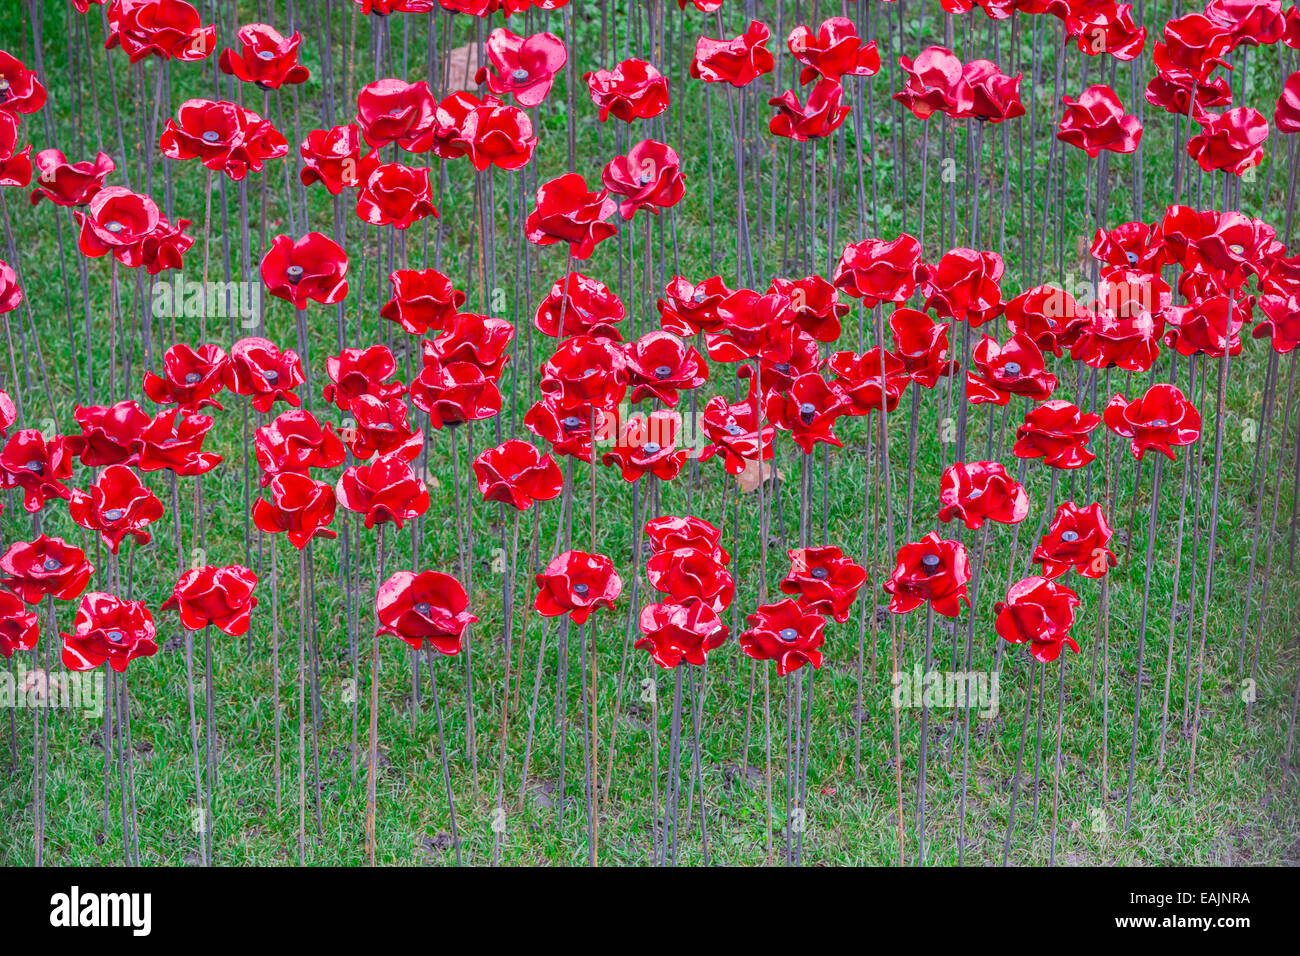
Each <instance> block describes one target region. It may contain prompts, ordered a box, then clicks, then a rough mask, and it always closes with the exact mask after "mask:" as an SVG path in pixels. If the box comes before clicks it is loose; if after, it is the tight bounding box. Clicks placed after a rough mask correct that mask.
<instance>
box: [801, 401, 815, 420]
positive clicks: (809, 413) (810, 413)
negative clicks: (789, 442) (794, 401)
mask: <svg viewBox="0 0 1300 956" xmlns="http://www.w3.org/2000/svg"><path fill="white" fill-rule="evenodd" d="M816 415H817V406H816V405H814V404H813V403H812V402H804V403H803V404H802V405H800V406H799V420H800V421H801V422H803V423H804V424H805V425H811V424H812V422H813V418H814V417H816Z"/></svg>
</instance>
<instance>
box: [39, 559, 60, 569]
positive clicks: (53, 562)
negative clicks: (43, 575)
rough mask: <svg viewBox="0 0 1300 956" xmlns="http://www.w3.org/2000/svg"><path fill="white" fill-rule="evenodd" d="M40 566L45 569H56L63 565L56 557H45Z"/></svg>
mask: <svg viewBox="0 0 1300 956" xmlns="http://www.w3.org/2000/svg"><path fill="white" fill-rule="evenodd" d="M41 567H43V568H44V569H45V570H46V571H57V570H59V568H61V567H63V565H62V564H61V563H60V562H59V561H58V559H57V558H46V559H45V563H44V564H42V565H41Z"/></svg>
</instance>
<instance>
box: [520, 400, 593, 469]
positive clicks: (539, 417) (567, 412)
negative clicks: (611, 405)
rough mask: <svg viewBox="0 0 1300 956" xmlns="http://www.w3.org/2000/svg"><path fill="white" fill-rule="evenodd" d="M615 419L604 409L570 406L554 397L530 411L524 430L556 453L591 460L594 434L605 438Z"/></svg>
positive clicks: (535, 405) (579, 405) (588, 406)
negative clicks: (548, 444)
mask: <svg viewBox="0 0 1300 956" xmlns="http://www.w3.org/2000/svg"><path fill="white" fill-rule="evenodd" d="M613 418H614V416H612V415H610V414H609V413H608V412H606V411H605V410H604V409H600V408H593V407H592V406H590V405H586V404H578V405H572V406H567V407H566V406H564V405H561V404H560V403H559V402H558V401H556V400H555V399H553V398H544V399H542V400H541V401H540V402H536V403H534V404H533V406H532V407H531V408H529V409H528V412H527V414H525V415H524V427H526V428H527V429H528V430H529V431H530V432H532V433H533V434H534V435H536V436H537V437H538V438H541V439H543V440H545V441H547V442H550V444H551V451H553V452H554V453H555V454H557V455H573V456H574V457H575V458H578V459H581V460H582V461H591V442H592V437H593V433H595V434H601V435H605V434H606V433H607V432H608V431H609V429H610V428H611V427H612V426H611V425H610V422H611V420H613ZM593 424H594V428H593Z"/></svg>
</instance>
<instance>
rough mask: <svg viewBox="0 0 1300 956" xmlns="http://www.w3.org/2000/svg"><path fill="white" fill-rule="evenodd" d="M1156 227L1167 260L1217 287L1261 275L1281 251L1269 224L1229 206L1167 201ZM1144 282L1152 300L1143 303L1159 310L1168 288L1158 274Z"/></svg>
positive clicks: (1227, 287) (1228, 286)
mask: <svg viewBox="0 0 1300 956" xmlns="http://www.w3.org/2000/svg"><path fill="white" fill-rule="evenodd" d="M1160 231H1161V234H1162V235H1163V236H1164V241H1165V247H1166V249H1167V250H1168V253H1169V256H1170V257H1171V258H1172V259H1174V260H1176V261H1178V262H1180V263H1182V265H1183V267H1184V268H1185V269H1186V270H1188V271H1189V272H1194V273H1199V274H1203V275H1205V276H1208V277H1210V278H1212V279H1213V280H1214V282H1215V284H1216V285H1217V286H1218V287H1219V288H1221V289H1223V290H1234V289H1236V288H1238V287H1239V286H1241V285H1243V284H1244V283H1245V282H1246V280H1247V279H1248V278H1250V277H1251V276H1252V275H1254V276H1262V275H1263V274H1264V272H1265V271H1266V269H1267V268H1268V266H1269V263H1273V262H1276V259H1277V257H1278V255H1280V254H1282V253H1283V252H1284V250H1283V247H1282V244H1281V243H1280V242H1278V241H1277V231H1276V230H1275V229H1274V228H1273V227H1272V226H1270V225H1269V224H1268V223H1266V222H1264V221H1263V220H1262V219H1252V218H1250V217H1249V216H1246V215H1243V214H1242V213H1239V212H1234V211H1228V212H1216V211H1215V210H1213V209H1206V210H1202V211H1198V210H1195V209H1190V208H1188V207H1187V206H1170V207H1169V208H1168V210H1166V212H1165V217H1164V219H1163V221H1162V222H1161V225H1160ZM1148 281H1150V282H1152V283H1153V284H1154V285H1155V287H1156V288H1155V290H1154V291H1153V292H1151V293H1149V294H1148V299H1150V300H1152V302H1153V304H1150V305H1148V306H1147V308H1150V309H1152V310H1153V311H1156V310H1160V309H1164V308H1165V307H1166V306H1167V305H1168V304H1169V287H1168V286H1167V285H1164V283H1163V282H1162V281H1161V280H1159V279H1158V278H1154V279H1150V280H1148ZM1156 292H1159V293H1160V295H1159V296H1157V295H1156V294H1155V293H1156Z"/></svg>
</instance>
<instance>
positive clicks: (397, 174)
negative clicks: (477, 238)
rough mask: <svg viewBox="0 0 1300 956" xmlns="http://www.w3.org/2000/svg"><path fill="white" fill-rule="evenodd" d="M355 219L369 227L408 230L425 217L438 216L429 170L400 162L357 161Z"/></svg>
mask: <svg viewBox="0 0 1300 956" xmlns="http://www.w3.org/2000/svg"><path fill="white" fill-rule="evenodd" d="M361 167H362V168H361V172H360V176H361V188H360V189H359V190H358V191H357V218H358V219H360V220H361V221H362V222H368V223H370V225H372V226H389V225H391V226H392V227H393V228H394V229H409V228H410V227H411V226H412V225H413V224H414V223H417V222H419V221H420V220H421V219H424V218H426V217H427V216H433V217H434V218H435V219H437V218H438V210H437V209H435V208H434V205H433V190H432V187H431V186H430V185H429V170H428V168H426V167H420V168H418V169H417V168H414V167H411V166H403V165H402V164H401V163H383V164H379V165H373V166H372V165H370V164H367V163H366V161H364V160H363V161H362V164H361Z"/></svg>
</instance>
